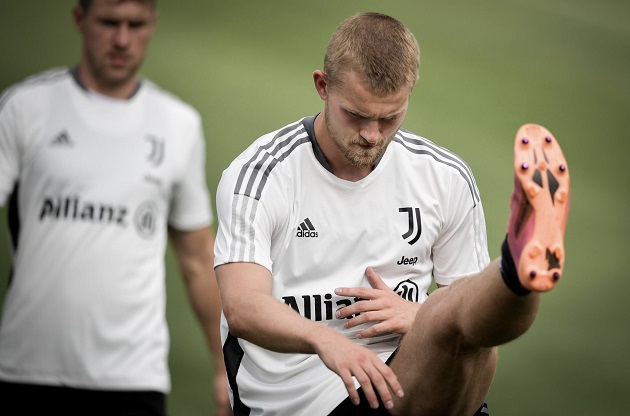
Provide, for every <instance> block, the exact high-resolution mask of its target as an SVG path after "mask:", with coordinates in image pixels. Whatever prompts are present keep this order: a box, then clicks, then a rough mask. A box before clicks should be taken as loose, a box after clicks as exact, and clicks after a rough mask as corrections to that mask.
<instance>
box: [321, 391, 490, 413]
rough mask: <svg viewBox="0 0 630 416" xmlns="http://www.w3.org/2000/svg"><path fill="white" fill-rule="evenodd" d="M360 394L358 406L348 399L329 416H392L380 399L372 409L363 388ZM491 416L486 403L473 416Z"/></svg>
mask: <svg viewBox="0 0 630 416" xmlns="http://www.w3.org/2000/svg"><path fill="white" fill-rule="evenodd" d="M358 393H359V398H360V400H361V401H360V402H359V404H358V405H354V404H352V402H351V401H350V398H349V397H348V398H346V400H344V401H343V402H341V403H340V404H339V406H337V407H336V408H335V410H333V411H332V412H331V413H329V414H328V416H392V415H391V413H389V412H388V411H387V409H385V406H384V405H383V402H382V401H381V400H380V399H379V406H378V409H372V408H371V407H370V405H369V404H368V401H367V398H366V397H365V394H364V393H363V389H362V388H359V389H358ZM418 399H420V398H418ZM489 414H490V412H489V411H488V405H487V404H486V403H485V402H484V403H483V404H482V405H481V407H479V410H477V412H475V414H474V415H473V416H488V415H489Z"/></svg>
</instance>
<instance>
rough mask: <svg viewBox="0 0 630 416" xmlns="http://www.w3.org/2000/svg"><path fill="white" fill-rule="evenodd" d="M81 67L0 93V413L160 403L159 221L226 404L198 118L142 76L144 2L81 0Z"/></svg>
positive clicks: (163, 385)
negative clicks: (1, 265)
mask: <svg viewBox="0 0 630 416" xmlns="http://www.w3.org/2000/svg"><path fill="white" fill-rule="evenodd" d="M73 17H74V23H75V24H76V27H77V29H78V32H79V33H80V35H81V37H82V41H83V42H82V45H83V47H82V53H81V57H80V61H79V64H78V66H76V67H74V68H71V69H70V68H58V69H52V70H50V71H48V72H44V73H42V74H39V75H36V76H34V77H31V78H29V79H28V80H26V81H24V82H22V83H19V84H17V85H15V86H14V87H12V88H10V89H8V90H7V91H5V93H4V94H3V95H2V97H1V99H0V204H1V205H4V204H5V203H8V206H9V219H10V231H11V237H12V243H13V252H12V254H13V268H12V278H11V281H10V287H9V288H8V291H7V295H6V299H5V304H4V311H3V316H2V324H1V327H0V397H2V406H3V409H4V410H3V411H2V413H3V414H5V410H6V409H11V408H13V409H15V411H16V412H17V413H19V414H63V415H68V414H70V415H99V414H107V415H122V414H126V415H131V414H133V415H164V414H165V411H166V404H165V396H166V394H167V393H168V392H169V389H170V377H169V371H168V351H169V335H168V328H167V323H166V317H165V303H166V293H165V282H164V279H165V276H164V275H165V270H164V269H165V265H164V254H165V248H166V245H167V229H168V236H169V237H170V241H171V242H172V244H173V247H174V251H175V254H176V257H177V259H178V263H179V266H180V268H181V272H182V275H183V278H184V280H185V284H186V288H187V292H188V295H189V298H190V301H191V303H192V306H193V309H194V311H195V313H196V315H197V317H198V318H199V321H200V323H201V326H202V328H203V331H204V334H205V338H206V339H207V342H208V346H209V348H210V350H211V353H212V356H213V358H214V368H215V386H211V387H210V388H209V390H210V391H213V392H214V395H215V401H216V402H217V406H218V407H217V409H218V410H217V414H229V413H231V411H230V409H229V400H228V392H227V380H226V377H225V368H224V364H223V355H222V350H221V341H220V334H219V319H220V315H221V306H220V297H219V293H218V288H217V285H216V279H215V276H214V271H213V267H212V264H213V261H214V260H213V256H214V253H213V246H214V233H213V231H212V230H211V228H210V226H211V224H212V220H213V217H212V211H211V206H210V199H209V194H208V191H207V188H206V183H205V160H204V155H205V150H204V146H205V144H204V137H203V130H202V122H201V119H200V116H199V114H198V113H197V111H196V110H195V109H193V108H192V107H191V106H189V105H188V104H185V103H184V102H182V101H181V100H180V99H178V98H176V97H175V96H173V95H171V94H169V93H168V92H166V91H163V90H162V89H160V88H159V87H158V86H156V85H154V84H153V83H151V82H150V81H148V80H145V79H141V78H140V77H139V72H138V71H139V68H140V66H141V63H142V61H143V58H144V56H145V52H146V49H147V46H148V44H149V41H150V39H151V36H152V34H153V32H154V28H155V25H156V20H157V17H158V11H157V9H156V5H155V1H151V0H92V1H89V0H81V1H79V2H78V4H77V5H76V6H75V7H74V10H73Z"/></svg>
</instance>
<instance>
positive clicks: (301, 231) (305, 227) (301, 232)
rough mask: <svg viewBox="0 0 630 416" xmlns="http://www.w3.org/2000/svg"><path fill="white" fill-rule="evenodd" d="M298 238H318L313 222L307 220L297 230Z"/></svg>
mask: <svg viewBox="0 0 630 416" xmlns="http://www.w3.org/2000/svg"><path fill="white" fill-rule="evenodd" d="M295 236H296V237H311V238H317V231H315V227H314V226H313V223H312V222H311V220H309V219H308V218H306V219H305V220H304V221H302V223H301V224H300V225H299V226H298V228H297V234H296V235H295Z"/></svg>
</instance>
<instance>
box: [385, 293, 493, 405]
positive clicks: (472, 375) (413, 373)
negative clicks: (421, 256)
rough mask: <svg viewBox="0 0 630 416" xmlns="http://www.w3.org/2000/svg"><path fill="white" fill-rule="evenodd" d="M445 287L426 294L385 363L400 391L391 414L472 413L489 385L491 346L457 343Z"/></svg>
mask: <svg viewBox="0 0 630 416" xmlns="http://www.w3.org/2000/svg"><path fill="white" fill-rule="evenodd" d="M447 290H448V289H446V288H445V289H439V290H437V291H435V292H433V293H432V294H431V295H430V296H429V297H428V299H427V300H426V301H425V303H424V304H423V305H422V308H421V309H420V312H419V313H418V314H417V315H416V318H415V320H414V323H413V326H412V328H411V330H410V331H409V332H407V334H405V336H404V338H403V340H402V342H401V344H400V347H399V348H398V350H397V353H396V356H395V357H394V358H393V359H392V360H391V363H390V364H389V365H390V367H391V368H392V370H393V371H394V373H396V376H397V377H398V380H399V381H400V383H401V385H402V387H403V391H404V392H405V396H404V397H402V398H395V399H394V403H395V405H394V409H393V411H392V413H393V414H433V413H432V412H434V413H435V414H445V415H446V414H455V415H462V414H474V412H475V411H476V410H477V409H478V408H479V404H480V403H483V402H484V400H485V398H486V395H487V393H488V390H489V389H490V384H491V383H492V379H493V377H494V372H495V369H496V361H497V349H496V347H491V348H477V347H473V346H471V345H466V344H465V343H464V342H463V340H462V339H463V338H462V337H461V335H459V334H458V332H457V330H456V329H453V328H454V327H455V326H456V325H452V323H451V322H449V319H450V318H449V313H450V312H451V310H450V309H451V307H452V298H449V299H448V302H445V299H447V298H446V295H447ZM417 398H422V400H418V399H417Z"/></svg>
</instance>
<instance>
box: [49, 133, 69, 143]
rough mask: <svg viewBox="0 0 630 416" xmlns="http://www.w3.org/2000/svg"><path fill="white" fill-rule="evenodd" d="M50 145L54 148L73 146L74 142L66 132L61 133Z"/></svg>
mask: <svg viewBox="0 0 630 416" xmlns="http://www.w3.org/2000/svg"><path fill="white" fill-rule="evenodd" d="M50 144H51V145H52V146H72V144H73V143H72V140H70V136H68V133H66V132H65V131H62V132H61V133H59V135H58V136H57V137H55V138H54V139H53V140H52V141H51V142H50Z"/></svg>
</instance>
